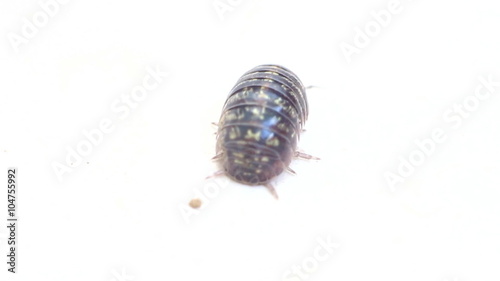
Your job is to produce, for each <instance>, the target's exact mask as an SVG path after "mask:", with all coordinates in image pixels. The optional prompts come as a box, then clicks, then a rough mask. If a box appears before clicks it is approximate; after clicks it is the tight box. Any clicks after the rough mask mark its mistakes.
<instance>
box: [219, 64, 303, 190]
mask: <svg viewBox="0 0 500 281" xmlns="http://www.w3.org/2000/svg"><path fill="white" fill-rule="evenodd" d="M307 115H308V104H307V99H306V91H305V88H304V86H303V84H302V82H301V81H300V80H299V78H298V77H297V76H296V75H295V74H294V73H293V72H291V71H290V70H289V69H287V68H285V67H283V66H279V65H259V66H257V67H255V68H253V69H251V70H250V71H248V72H246V73H245V74H244V75H243V76H242V77H241V78H240V79H239V80H238V82H237V83H236V85H235V86H234V87H233V89H232V90H231V91H230V92H229V95H228V97H227V100H226V102H225V104H224V107H223V110H222V114H221V117H220V120H219V122H218V131H217V144H216V157H215V158H216V159H217V160H218V161H219V163H220V165H221V168H222V170H221V172H223V173H224V174H225V175H227V176H228V177H229V178H231V179H233V180H235V181H237V182H240V183H243V184H247V185H266V186H268V187H269V186H270V185H269V184H268V183H269V181H270V180H271V179H272V178H274V177H275V176H277V175H279V174H281V173H282V172H283V171H284V170H285V169H287V168H288V166H289V164H290V162H291V161H292V158H293V157H294V155H296V149H297V142H298V139H299V135H300V133H301V132H302V128H303V126H304V123H305V121H306V120H307ZM271 188H272V186H271Z"/></svg>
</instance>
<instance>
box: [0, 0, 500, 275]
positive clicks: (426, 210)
mask: <svg viewBox="0 0 500 281" xmlns="http://www.w3.org/2000/svg"><path fill="white" fill-rule="evenodd" d="M47 2H48V0H40V2H39V1H31V0H30V1H27V0H25V1H2V2H1V3H0V27H1V30H0V33H1V34H2V37H1V38H2V40H1V41H0V83H1V88H0V95H1V100H0V136H1V137H0V163H1V165H0V167H1V173H2V174H3V175H4V176H2V177H0V178H1V181H2V182H3V183H2V184H0V186H3V187H2V188H1V190H2V194H3V195H2V196H1V197H0V198H2V203H1V204H0V206H1V209H2V211H1V212H0V213H1V214H2V220H5V218H4V217H5V216H6V209H7V207H6V206H7V204H6V190H7V182H6V174H7V168H8V167H10V166H15V167H18V169H19V178H18V182H19V189H18V191H19V193H18V196H19V202H18V216H19V222H18V223H19V227H18V239H19V240H18V243H19V246H18V252H17V255H18V267H17V270H18V273H17V274H15V275H14V274H11V273H7V265H6V264H5V263H4V260H6V257H5V256H6V254H7V242H6V238H7V236H8V235H9V234H8V233H7V229H6V228H5V227H4V226H2V227H1V228H0V253H1V256H2V258H0V260H1V261H2V265H1V266H0V269H1V271H0V272H1V273H0V279H1V280H105V281H108V280H117V281H130V280H137V281H145V280H254V281H256V280H305V279H304V276H303V277H299V276H298V275H293V274H290V271H291V270H292V269H293V268H294V267H297V266H300V267H301V268H302V266H303V265H304V263H305V265H306V268H305V269H304V268H303V269H302V270H303V272H304V274H307V278H308V279H307V280H385V281H389V280H394V281H396V280H397V281H400V280H408V281H413V280H415V281H416V280H431V281H432V280H436V281H443V280H457V281H467V280H470V281H472V280H481V281H487V280H499V279H500V272H499V271H498V266H499V264H500V220H499V218H500V208H499V203H498V202H499V199H500V192H499V184H500V178H499V176H498V168H499V167H500V165H499V164H500V160H499V158H500V149H499V143H500V127H499V121H500V111H499V110H498V108H499V106H500V87H496V88H495V89H494V90H495V92H494V93H493V94H491V96H490V97H489V98H485V99H483V100H481V101H479V103H478V105H477V106H476V107H475V108H474V110H470V111H466V112H465V113H466V114H468V116H467V118H461V119H462V122H461V123H460V124H458V123H456V122H458V121H454V122H450V120H448V122H447V121H446V120H445V119H444V117H443V115H446V114H447V113H448V114H450V113H449V111H448V110H450V109H451V110H453V108H454V105H459V104H462V103H463V101H464V100H468V101H469V102H471V104H472V105H473V102H474V98H473V95H474V91H475V89H476V87H478V86H480V85H481V83H480V80H479V78H480V77H488V75H491V77H492V78H491V79H492V80H494V81H499V80H500V68H499V65H500V64H499V63H500V52H499V50H500V37H499V36H498V35H499V33H498V28H499V27H500V10H499V7H497V6H496V4H497V3H496V1H486V0H479V1H462V2H460V1H429V0H419V1H409V0H401V1H400V2H399V5H397V6H398V9H397V10H398V11H399V12H397V13H394V14H392V16H391V18H390V19H387V18H386V20H387V21H386V23H385V25H386V26H383V27H381V28H380V30H377V29H376V28H377V26H378V27H380V24H375V25H373V22H372V21H373V20H374V16H373V12H374V13H375V14H380V11H381V10H387V9H388V8H387V7H388V5H390V4H389V3H390V1H388V0H380V1H361V0H358V1H335V2H333V1H319V0H318V1H290V0H288V1H284V0H283V1H270V0H256V1H250V0H241V1H232V2H229V3H232V4H233V6H234V7H232V8H231V10H228V11H225V12H223V13H222V14H221V15H222V17H220V15H219V14H218V12H217V10H216V9H215V8H214V6H213V4H214V2H213V1H212V0H205V1H199V0H191V1H163V2H165V3H162V1H152V0H148V1H78V0H70V1H67V3H66V4H58V6H57V7H58V10H56V11H55V12H54V13H53V16H52V17H50V18H48V22H47V23H46V24H45V25H43V24H41V26H39V28H37V29H38V30H37V31H36V32H33V31H32V33H31V34H28V35H30V37H32V38H25V41H23V42H22V43H20V45H18V46H17V45H16V44H13V43H12V38H13V37H12V36H15V35H13V34H16V35H17V36H23V28H26V27H25V25H26V24H27V23H26V22H25V21H24V20H23V18H26V19H27V21H29V22H33V16H34V15H38V16H41V18H40V19H38V20H43V15H40V11H41V12H42V13H44V12H43V11H44V10H43V8H42V6H41V4H40V3H42V4H43V3H47ZM220 3H227V2H226V0H221V2H220ZM52 8H54V7H52ZM37 13H38V14H37ZM371 22H372V23H371ZM38 24H40V22H38ZM42 25H43V26H42ZM367 26H368V27H369V28H372V30H371V31H372V33H371V34H372V35H373V36H371V37H370V38H369V40H370V41H369V42H365V44H364V45H366V46H362V45H359V43H360V42H357V43H358V47H360V48H359V49H357V53H355V54H352V55H350V56H346V55H345V54H344V53H343V51H342V48H341V44H350V45H352V46H353V47H356V42H355V40H356V36H358V37H359V36H360V35H359V34H358V31H357V29H356V28H359V29H361V30H364V29H365V28H366V27H367ZM358 39H359V38H358ZM359 40H361V39H359ZM343 42H344V43H343ZM344 46H345V45H344ZM349 60H350V62H349ZM263 63H277V64H282V65H284V66H286V67H287V68H290V69H291V70H292V71H294V72H295V73H296V74H297V75H298V76H299V77H300V78H301V80H302V81H303V83H304V84H305V85H315V86H317V88H314V89H311V90H309V91H308V97H309V104H310V115H309V116H310V117H309V120H308V123H307V125H306V128H307V132H305V133H304V134H303V135H302V138H301V142H300V148H301V149H302V150H303V151H305V152H307V153H310V154H313V155H315V156H319V157H321V158H322V160H321V161H303V160H296V161H294V162H293V163H292V165H291V167H292V168H293V169H294V170H295V171H296V172H297V175H296V176H293V175H290V174H283V175H282V176H280V177H278V178H277V179H276V180H275V181H274V184H275V186H276V190H277V192H278V194H279V195H280V199H279V200H275V199H274V198H273V197H272V196H271V195H270V194H269V192H268V191H267V190H266V189H264V188H258V187H255V188H251V187H247V186H243V185H239V184H236V183H233V182H226V181H225V180H224V178H221V179H218V180H219V188H220V190H219V191H218V192H217V190H215V191H214V181H213V180H205V179H204V178H205V177H206V176H207V175H210V174H212V173H213V172H215V171H216V169H217V168H216V166H215V164H214V163H212V162H211V161H210V158H211V157H212V156H213V155H214V146H215V137H214V135H213V133H214V131H215V129H214V127H213V126H211V125H210V122H213V121H217V120H218V118H219V114H220V110H221V108H222V105H223V103H224V100H225V98H226V95H227V94H228V92H229V90H230V89H231V87H232V86H233V85H234V83H235V82H236V80H237V79H238V77H239V76H241V75H242V74H243V73H244V72H245V71H247V70H249V69H250V68H252V67H254V66H256V65H259V64H263ZM157 67H159V69H160V70H161V71H165V72H166V71H168V72H169V76H168V77H167V78H164V79H163V80H162V82H161V83H160V84H159V86H158V87H157V88H156V89H154V90H152V91H149V92H148V94H147V97H145V99H144V100H143V101H138V102H137V103H136V108H135V109H133V110H130V112H129V114H128V115H127V116H124V114H121V115H120V114H117V112H116V110H113V109H112V105H113V104H115V103H118V104H120V103H121V98H122V96H125V97H126V96H130V94H131V91H132V89H134V87H135V86H138V85H141V84H142V81H143V79H144V77H146V76H147V75H148V71H147V69H148V68H152V69H155V68H157ZM483 90H484V89H483ZM483 93H484V91H483ZM476 101H477V99H476ZM122 105H123V104H122ZM469 108H470V106H469ZM453 116H455V117H454V118H455V120H456V118H457V116H459V115H457V114H454V115H453ZM107 118H108V119H109V120H111V121H112V125H113V130H112V132H109V133H105V134H103V138H102V140H100V142H99V143H97V145H94V146H92V150H91V151H90V153H89V154H88V155H86V156H84V157H83V159H82V160H81V161H72V162H73V164H72V165H73V166H69V167H68V169H70V170H71V172H68V173H64V174H63V175H62V180H59V179H58V177H57V175H56V173H55V172H54V168H53V165H54V163H59V164H61V165H68V163H66V160H65V159H66V157H67V155H68V151H67V149H68V147H69V148H70V149H75V148H76V147H77V146H78V145H79V144H81V143H82V142H84V141H85V140H86V138H85V136H84V135H83V131H84V130H87V131H91V130H95V129H97V128H99V123H100V122H101V121H102V120H105V119H107ZM435 129H438V130H439V129H441V130H442V131H443V132H444V135H445V136H444V137H445V139H446V140H445V141H444V142H442V143H439V144H436V145H435V148H434V150H433V151H432V153H430V154H429V155H426V156H425V159H423V160H422V163H419V165H418V166H417V167H415V169H414V172H413V173H412V174H411V175H408V176H405V177H403V180H404V182H399V183H397V184H396V185H395V186H394V187H393V188H391V187H390V185H389V184H388V182H387V180H386V178H385V175H386V174H387V173H389V172H390V173H394V174H395V175H397V174H398V166H400V165H401V161H404V160H401V159H408V158H409V157H410V155H416V154H415V153H417V154H418V153H419V152H415V151H418V149H419V148H418V146H417V145H416V144H415V141H416V140H423V139H426V138H429V137H431V136H432V132H433V130H435ZM412 153H413V154H412ZM79 162H81V163H79ZM207 192H208V194H207ZM200 194H201V196H205V197H206V196H209V197H212V198H208V197H206V198H205V200H203V204H204V205H203V207H202V208H201V209H199V210H198V211H197V212H196V213H191V212H187V213H186V210H190V209H189V208H188V207H187V203H188V202H189V200H191V199H192V198H194V197H199V196H200ZM2 225H4V223H2ZM321 239H323V240H328V239H329V240H331V241H333V242H335V243H338V245H339V247H338V248H336V249H335V250H334V251H333V252H332V253H331V254H329V255H328V257H327V258H326V259H325V260H322V261H315V260H313V258H311V257H314V252H315V250H316V249H317V247H318V246H319V245H320V244H319V242H318V240H321ZM325 253H326V252H322V254H323V255H324V254H325ZM311 266H315V267H314V268H311ZM304 270H305V271H304ZM307 270H308V271H309V272H307ZM2 276H4V277H2Z"/></svg>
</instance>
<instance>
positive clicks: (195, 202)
mask: <svg viewBox="0 0 500 281" xmlns="http://www.w3.org/2000/svg"><path fill="white" fill-rule="evenodd" d="M189 207H191V208H193V209H198V208H199V207H201V200H200V199H198V198H194V199H192V200H191V201H189Z"/></svg>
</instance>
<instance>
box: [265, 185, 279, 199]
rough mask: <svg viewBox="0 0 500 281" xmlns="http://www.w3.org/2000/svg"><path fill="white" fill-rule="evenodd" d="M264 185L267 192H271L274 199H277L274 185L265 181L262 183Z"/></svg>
mask: <svg viewBox="0 0 500 281" xmlns="http://www.w3.org/2000/svg"><path fill="white" fill-rule="evenodd" d="M264 186H265V187H266V188H267V190H269V192H271V194H272V195H273V196H274V198H276V200H278V193H276V189H274V186H273V185H272V184H270V183H266V184H264Z"/></svg>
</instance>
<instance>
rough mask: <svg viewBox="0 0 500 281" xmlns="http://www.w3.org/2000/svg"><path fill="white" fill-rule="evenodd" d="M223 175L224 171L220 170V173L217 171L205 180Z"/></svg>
mask: <svg viewBox="0 0 500 281" xmlns="http://www.w3.org/2000/svg"><path fill="white" fill-rule="evenodd" d="M225 174H226V172H225V171H224V170H220V171H217V172H215V173H213V174H211V175H210V176H207V177H206V178H205V179H212V178H215V177H219V176H224V175H225Z"/></svg>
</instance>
